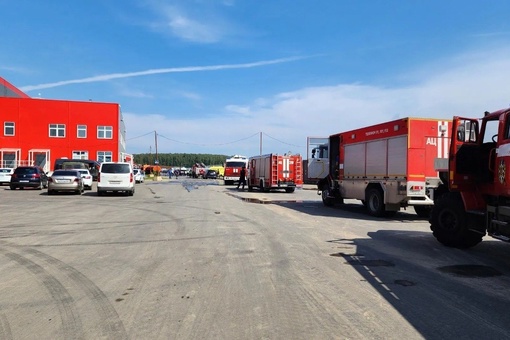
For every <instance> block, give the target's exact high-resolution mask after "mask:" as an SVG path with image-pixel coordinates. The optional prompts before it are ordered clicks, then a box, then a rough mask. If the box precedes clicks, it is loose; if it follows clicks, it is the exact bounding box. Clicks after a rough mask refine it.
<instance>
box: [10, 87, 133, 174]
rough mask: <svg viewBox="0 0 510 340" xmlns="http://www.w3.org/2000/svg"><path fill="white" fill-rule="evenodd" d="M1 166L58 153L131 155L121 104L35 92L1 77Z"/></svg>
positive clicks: (49, 163)
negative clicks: (39, 95) (42, 95)
mask: <svg viewBox="0 0 510 340" xmlns="http://www.w3.org/2000/svg"><path fill="white" fill-rule="evenodd" d="M0 124H1V126H2V131H1V132H0V167H10V168H15V167H16V166H19V165H39V166H41V167H43V168H44V169H45V170H46V171H50V170H53V162H54V161H55V160H56V159H58V158H74V159H76V158H79V159H91V160H97V161H98V162H104V161H114V162H117V161H131V158H132V157H131V156H130V155H127V154H126V140H125V136H126V128H125V125H124V121H123V118H122V113H121V110H120V105H119V104H115V103H96V102H90V101H89V102H80V101H68V100H48V99H39V98H30V97H29V96H28V95H26V94H25V93H23V92H22V91H20V90H19V89H17V88H16V87H14V86H13V85H12V84H10V83H9V82H7V81H6V80H4V79H3V78H0Z"/></svg>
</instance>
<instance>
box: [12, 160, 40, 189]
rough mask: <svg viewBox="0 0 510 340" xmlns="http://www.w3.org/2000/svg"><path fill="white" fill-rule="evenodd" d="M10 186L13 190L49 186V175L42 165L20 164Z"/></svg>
mask: <svg viewBox="0 0 510 340" xmlns="http://www.w3.org/2000/svg"><path fill="white" fill-rule="evenodd" d="M9 186H10V188H11V190H15V189H17V188H19V189H24V188H36V189H38V190H41V189H42V188H47V187H48V176H47V175H46V173H45V172H44V170H43V168H41V167H40V166H19V167H17V168H16V169H15V170H14V173H13V174H12V175H11V181H10V182H9Z"/></svg>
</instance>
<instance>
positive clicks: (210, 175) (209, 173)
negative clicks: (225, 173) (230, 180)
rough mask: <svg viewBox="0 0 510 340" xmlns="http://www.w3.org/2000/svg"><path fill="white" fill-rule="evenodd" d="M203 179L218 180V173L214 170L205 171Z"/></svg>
mask: <svg viewBox="0 0 510 340" xmlns="http://www.w3.org/2000/svg"><path fill="white" fill-rule="evenodd" d="M204 178H206V179H207V178H211V179H217V178H218V172H217V171H216V170H211V169H209V170H207V172H206V173H205V175H204Z"/></svg>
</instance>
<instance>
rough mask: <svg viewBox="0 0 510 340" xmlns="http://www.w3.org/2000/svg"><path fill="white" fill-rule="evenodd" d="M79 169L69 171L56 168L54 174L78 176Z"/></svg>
mask: <svg viewBox="0 0 510 340" xmlns="http://www.w3.org/2000/svg"><path fill="white" fill-rule="evenodd" d="M77 175H78V174H77V171H69V170H56V171H55V172H53V176H77Z"/></svg>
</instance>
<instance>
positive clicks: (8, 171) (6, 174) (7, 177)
mask: <svg viewBox="0 0 510 340" xmlns="http://www.w3.org/2000/svg"><path fill="white" fill-rule="evenodd" d="M13 173H14V169H13V168H0V185H4V184H9V183H10V182H11V175H12V174H13Z"/></svg>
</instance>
